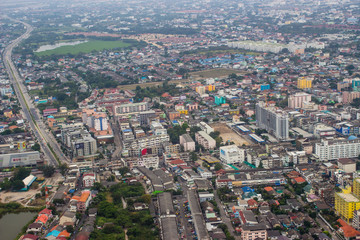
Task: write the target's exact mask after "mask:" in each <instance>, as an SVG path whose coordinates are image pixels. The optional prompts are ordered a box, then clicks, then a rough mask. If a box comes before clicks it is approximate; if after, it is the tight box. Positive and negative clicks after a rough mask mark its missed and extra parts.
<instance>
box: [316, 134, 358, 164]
mask: <svg viewBox="0 0 360 240" xmlns="http://www.w3.org/2000/svg"><path fill="white" fill-rule="evenodd" d="M315 154H316V155H317V157H318V158H319V160H320V161H329V160H337V159H340V158H355V157H358V156H359V154H360V139H355V140H332V141H321V142H320V143H316V144H315Z"/></svg>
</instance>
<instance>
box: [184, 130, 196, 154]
mask: <svg viewBox="0 0 360 240" xmlns="http://www.w3.org/2000/svg"><path fill="white" fill-rule="evenodd" d="M180 145H181V146H183V148H184V151H190V152H191V151H195V142H194V140H193V139H192V138H191V136H190V135H189V134H183V135H181V136H180Z"/></svg>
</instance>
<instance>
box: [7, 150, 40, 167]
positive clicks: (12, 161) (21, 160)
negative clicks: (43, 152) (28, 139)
mask: <svg viewBox="0 0 360 240" xmlns="http://www.w3.org/2000/svg"><path fill="white" fill-rule="evenodd" d="M40 161H41V159H40V153H39V152H37V151H34V152H24V153H9V154H1V155H0V168H12V167H21V166H29V167H30V166H36V165H37V164H38V163H39V162H40Z"/></svg>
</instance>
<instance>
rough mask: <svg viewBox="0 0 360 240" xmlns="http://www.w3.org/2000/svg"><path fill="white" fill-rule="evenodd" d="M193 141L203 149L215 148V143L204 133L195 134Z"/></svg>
mask: <svg viewBox="0 0 360 240" xmlns="http://www.w3.org/2000/svg"><path fill="white" fill-rule="evenodd" d="M195 140H196V141H197V142H198V143H199V144H200V145H201V146H203V147H204V148H205V149H214V148H215V147H216V141H215V140H214V139H213V138H212V137H210V136H209V134H207V133H206V132H204V131H199V132H197V133H195Z"/></svg>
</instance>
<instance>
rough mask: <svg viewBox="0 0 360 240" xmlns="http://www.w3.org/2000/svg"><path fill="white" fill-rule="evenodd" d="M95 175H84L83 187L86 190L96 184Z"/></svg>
mask: <svg viewBox="0 0 360 240" xmlns="http://www.w3.org/2000/svg"><path fill="white" fill-rule="evenodd" d="M95 180H96V178H95V174H94V173H84V175H83V186H84V188H91V187H93V186H94V183H95Z"/></svg>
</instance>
